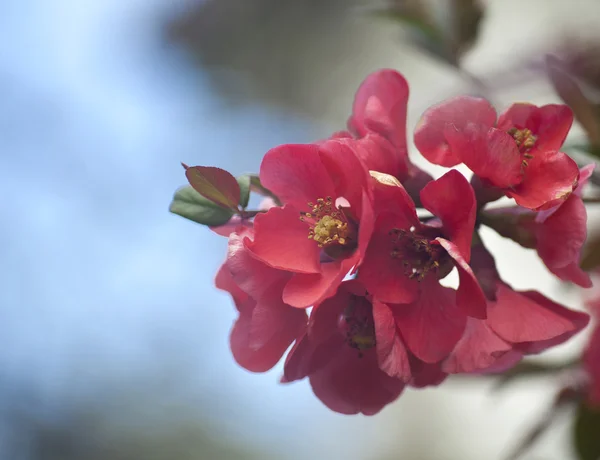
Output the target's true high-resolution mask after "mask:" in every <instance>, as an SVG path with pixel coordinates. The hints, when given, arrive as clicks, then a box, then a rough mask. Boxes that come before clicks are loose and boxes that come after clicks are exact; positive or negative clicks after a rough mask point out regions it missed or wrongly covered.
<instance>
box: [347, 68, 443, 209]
mask: <svg viewBox="0 0 600 460" xmlns="http://www.w3.org/2000/svg"><path fill="white" fill-rule="evenodd" d="M408 95H409V88H408V83H407V82H406V80H405V79H404V77H403V76H402V75H401V74H400V73H398V72H397V71H395V70H392V69H382V70H378V71H376V72H373V73H371V74H370V75H368V76H367V78H365V80H364V81H363V82H362V83H361V85H360V87H359V88H358V91H357V92H356V95H355V97H354V103H353V104H352V115H351V116H350V118H349V119H348V129H349V131H350V132H342V133H337V136H350V137H352V136H353V137H356V138H364V137H368V138H369V139H370V144H371V145H369V143H365V144H364V146H363V147H362V148H359V149H358V150H357V154H358V155H359V157H360V159H361V161H363V163H364V164H365V165H366V167H367V169H369V170H372V171H379V172H382V173H385V174H390V175H392V176H394V177H396V178H397V179H398V180H399V181H400V182H401V183H402V185H403V186H404V188H405V189H406V190H407V191H408V193H409V195H410V196H411V197H412V198H413V199H418V194H419V191H420V190H421V189H422V188H423V187H424V186H425V184H427V183H428V182H429V181H431V180H432V177H431V176H430V175H429V174H427V173H426V172H425V171H423V170H421V169H420V168H418V167H417V166H415V165H414V164H412V163H411V162H410V160H409V157H408V146H407V144H406V113H407V106H408Z"/></svg>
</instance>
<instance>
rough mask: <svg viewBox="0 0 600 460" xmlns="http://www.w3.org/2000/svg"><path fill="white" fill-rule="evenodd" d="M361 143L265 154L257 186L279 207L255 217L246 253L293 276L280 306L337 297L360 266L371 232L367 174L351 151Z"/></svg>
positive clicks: (324, 144)
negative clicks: (348, 276) (340, 287)
mask: <svg viewBox="0 0 600 460" xmlns="http://www.w3.org/2000/svg"><path fill="white" fill-rule="evenodd" d="M364 142H368V139H367V140H355V139H330V140H327V141H325V142H322V143H319V144H306V145H283V146H280V147H276V148H274V149H272V150H270V151H269V152H267V154H266V155H265V157H264V159H263V162H262V164H261V168H260V178H261V182H262V184H263V185H264V186H265V187H267V188H268V189H269V190H271V191H272V192H273V193H274V194H275V195H276V196H277V197H278V198H279V199H280V200H281V202H282V203H283V204H284V205H283V206H282V207H273V208H271V209H269V211H268V212H266V213H264V214H260V215H258V216H256V218H255V220H254V229H255V235H254V239H253V240H250V239H248V238H246V239H245V240H244V244H245V246H246V247H247V248H248V249H249V250H250V251H251V252H252V254H253V256H254V257H256V258H257V259H259V260H261V261H262V262H264V263H265V264H267V265H268V266H270V267H273V268H276V269H279V270H285V271H288V272H292V273H293V275H292V276H291V278H290V279H289V281H288V282H287V283H286V285H285V288H284V289H283V300H284V301H285V302H286V303H288V304H290V305H293V306H295V307H301V308H303V307H308V306H310V305H314V304H315V303H317V302H319V301H320V300H322V299H324V298H326V297H328V296H331V295H333V294H334V293H335V290H336V289H337V286H338V285H339V284H340V282H341V281H342V279H343V278H344V276H345V275H346V274H347V273H348V272H349V270H350V269H351V268H352V267H354V266H355V265H357V263H359V262H360V260H361V258H362V255H363V253H364V250H365V248H366V246H367V244H368V241H369V238H370V235H371V233H372V229H373V216H372V209H371V200H370V197H369V195H368V191H367V188H366V186H367V180H368V179H369V176H368V172H367V171H366V170H365V169H364V167H363V166H362V164H361V163H360V161H359V160H358V157H357V156H356V154H355V150H356V149H357V148H358V146H360V145H362V144H363V143H364Z"/></svg>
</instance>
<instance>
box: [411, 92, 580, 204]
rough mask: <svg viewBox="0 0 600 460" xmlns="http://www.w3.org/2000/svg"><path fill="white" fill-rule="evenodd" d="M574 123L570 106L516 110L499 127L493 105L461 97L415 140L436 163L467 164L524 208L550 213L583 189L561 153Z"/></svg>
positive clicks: (437, 110) (436, 110) (425, 123)
mask: <svg viewBox="0 0 600 460" xmlns="http://www.w3.org/2000/svg"><path fill="white" fill-rule="evenodd" d="M572 122H573V115H572V113H571V110H570V109H569V108H568V107H567V106H564V105H545V106H543V107H536V106H534V105H531V104H514V105H512V106H511V107H510V108H509V109H508V110H507V111H506V112H504V113H503V114H502V115H500V117H499V118H498V122H497V123H496V112H495V110H494V108H493V107H492V106H491V105H490V103H489V102H488V101H486V100H485V99H481V98H474V97H469V96H460V97H455V98H453V99H449V100H447V101H445V102H442V103H441V104H438V105H435V106H433V107H431V108H429V109H428V110H427V111H426V112H425V113H424V114H423V117H422V118H421V121H420V122H419V125H418V126H417V128H416V130H415V136H414V140H415V145H416V146H417V148H418V149H419V151H420V152H421V153H422V154H423V156H424V157H425V158H427V159H428V160H429V161H431V162H432V163H435V164H439V165H442V166H447V167H451V166H454V165H457V164H459V163H464V164H465V165H467V166H468V167H469V168H470V169H471V170H472V171H473V172H474V173H475V174H476V175H477V176H479V178H480V179H482V181H483V182H484V183H485V184H489V185H490V186H494V187H498V188H499V189H501V190H502V191H503V192H504V193H505V194H506V195H507V196H509V197H511V198H514V199H515V201H516V202H517V204H519V205H520V206H523V207H526V208H529V209H547V208H549V207H552V206H554V205H556V204H558V203H559V202H560V201H563V200H565V199H566V198H567V197H568V196H569V194H570V193H571V192H572V190H573V188H574V187H575V186H576V185H577V180H578V178H579V171H578V169H577V165H576V163H575V162H574V161H573V160H572V159H571V158H570V157H568V156H567V155H566V154H564V153H562V152H559V151H558V149H559V148H560V147H561V145H562V143H563V141H564V140H565V137H566V136H567V133H568V132H569V129H570V127H571V124H572Z"/></svg>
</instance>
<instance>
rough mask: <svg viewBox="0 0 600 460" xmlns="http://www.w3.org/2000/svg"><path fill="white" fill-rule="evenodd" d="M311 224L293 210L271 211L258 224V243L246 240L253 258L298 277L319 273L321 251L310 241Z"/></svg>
mask: <svg viewBox="0 0 600 460" xmlns="http://www.w3.org/2000/svg"><path fill="white" fill-rule="evenodd" d="M308 232H309V227H308V224H307V223H305V222H302V221H301V220H300V213H299V212H298V211H297V209H296V208H294V207H292V206H287V205H286V206H284V207H283V208H271V209H269V211H267V212H266V213H264V214H259V215H258V216H256V218H255V220H254V240H251V239H249V238H245V239H244V245H245V246H246V247H247V248H248V249H249V250H250V251H251V252H252V255H253V256H254V257H256V258H257V259H259V260H261V261H262V262H264V263H265V264H267V265H269V266H270V267H273V268H278V269H280V270H289V271H292V272H296V273H319V272H320V271H321V267H320V263H319V253H320V248H319V247H318V245H317V243H316V242H315V241H314V240H312V239H309V238H308Z"/></svg>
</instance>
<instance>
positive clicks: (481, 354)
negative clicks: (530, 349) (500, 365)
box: [442, 318, 512, 374]
mask: <svg viewBox="0 0 600 460" xmlns="http://www.w3.org/2000/svg"><path fill="white" fill-rule="evenodd" d="M511 349H512V347H511V346H510V345H509V344H508V343H506V342H505V341H504V340H502V339H501V338H500V337H498V336H497V335H496V334H495V333H494V332H493V331H492V330H491V329H490V328H489V327H488V326H487V325H486V324H485V321H481V320H477V319H473V318H468V319H467V326H466V328H465V332H464V333H463V336H462V337H461V338H460V340H459V341H458V343H457V344H456V347H454V350H453V351H452V354H451V355H450V356H448V358H446V360H445V361H444V364H443V367H442V368H443V370H444V371H446V372H448V373H449V374H459V373H469V372H475V371H479V370H483V369H486V368H489V367H490V366H492V365H493V364H494V363H495V362H496V361H497V360H498V358H500V357H501V356H502V355H504V354H505V353H507V352H508V351H510V350H511Z"/></svg>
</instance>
